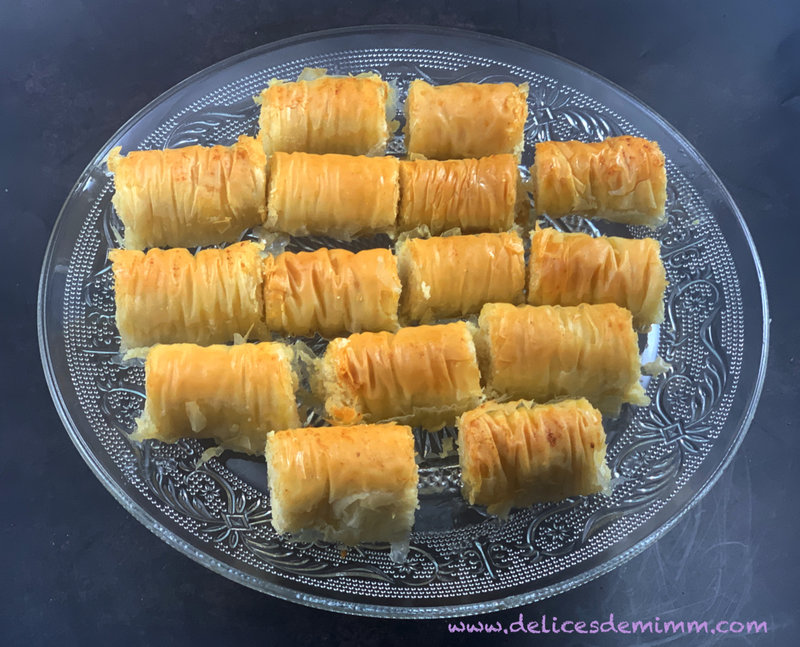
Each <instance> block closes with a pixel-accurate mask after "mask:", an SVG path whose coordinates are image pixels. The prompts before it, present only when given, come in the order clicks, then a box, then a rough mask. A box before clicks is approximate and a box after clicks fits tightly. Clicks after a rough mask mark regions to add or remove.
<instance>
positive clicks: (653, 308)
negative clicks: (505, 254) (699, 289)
mask: <svg viewBox="0 0 800 647" xmlns="http://www.w3.org/2000/svg"><path fill="white" fill-rule="evenodd" d="M660 251H661V246H660V245H659V243H658V241H657V240H654V239H652V238H643V239H631V238H617V237H607V236H599V237H597V238H594V237H592V236H589V235H588V234H565V233H562V232H560V231H556V230H555V229H552V228H548V229H538V230H536V231H534V232H532V233H531V256H530V262H529V283H528V303H530V304H531V305H535V306H539V305H559V306H575V305H578V304H580V303H616V304H617V305H618V306H622V307H623V308H627V309H628V310H630V311H631V313H632V314H633V325H634V327H635V328H637V329H639V330H644V329H647V328H649V327H650V325H651V324H654V323H661V322H662V321H663V320H664V290H665V289H666V287H667V275H666V271H665V270H664V264H663V263H662V262H661V256H660Z"/></svg>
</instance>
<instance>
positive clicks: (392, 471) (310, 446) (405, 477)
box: [266, 424, 418, 545]
mask: <svg viewBox="0 0 800 647" xmlns="http://www.w3.org/2000/svg"><path fill="white" fill-rule="evenodd" d="M266 457H267V473H268V478H269V488H270V502H271V504H272V525H273V526H274V527H275V529H276V530H277V531H278V532H279V533H287V532H288V533H302V532H304V531H306V532H308V531H311V532H314V533H317V534H318V535H320V536H321V537H322V538H323V539H324V540H325V541H336V542H341V543H344V544H350V545H352V544H357V543H360V542H364V541H390V542H401V541H403V540H406V539H407V538H408V534H409V532H410V531H411V527H412V525H413V523H414V511H415V509H416V507H417V482H418V473H417V465H416V463H415V462H414V437H413V436H412V434H411V428H410V427H404V426H398V425H393V424H387V425H359V426H355V427H314V428H308V429H291V430H287V431H278V432H275V433H272V434H270V435H269V438H268V440H267V448H266Z"/></svg>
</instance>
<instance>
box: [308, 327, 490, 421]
mask: <svg viewBox="0 0 800 647" xmlns="http://www.w3.org/2000/svg"><path fill="white" fill-rule="evenodd" d="M316 368H317V370H316V371H315V374H314V375H313V376H312V387H313V389H314V391H315V393H316V394H317V395H318V397H319V398H320V399H321V400H322V401H323V402H324V407H325V415H326V417H327V419H328V420H329V421H330V422H331V423H332V424H354V423H358V422H382V421H386V420H396V421H398V422H401V423H403V424H409V425H421V426H424V427H426V428H428V429H430V430H436V429H439V428H441V427H443V426H444V425H446V424H452V423H453V421H454V419H455V416H456V415H458V414H459V413H462V412H463V411H466V410H467V409H470V408H472V407H475V406H477V404H479V403H480V401H481V400H482V391H481V385H480V371H479V369H478V363H477V359H476V356H475V345H474V343H473V339H472V330H471V329H470V327H469V326H468V325H467V324H466V323H463V322H459V323H452V324H447V325H444V326H418V327H413V328H401V329H400V330H399V331H398V332H397V333H394V334H392V333H388V332H382V333H361V334H358V335H351V336H350V337H347V338H344V339H342V338H340V339H334V340H333V341H332V342H331V343H330V344H328V349H327V351H326V352H325V355H324V357H323V358H322V359H321V360H319V361H318V364H317V367H316Z"/></svg>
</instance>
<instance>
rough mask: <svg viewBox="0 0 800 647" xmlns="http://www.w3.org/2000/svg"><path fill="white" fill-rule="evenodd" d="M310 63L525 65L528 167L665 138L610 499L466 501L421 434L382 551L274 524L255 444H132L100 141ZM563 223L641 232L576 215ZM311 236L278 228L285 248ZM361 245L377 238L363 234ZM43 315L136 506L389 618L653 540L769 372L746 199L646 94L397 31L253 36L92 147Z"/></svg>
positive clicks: (48, 261)
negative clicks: (661, 301)
mask: <svg viewBox="0 0 800 647" xmlns="http://www.w3.org/2000/svg"><path fill="white" fill-rule="evenodd" d="M304 67H325V68H328V70H329V71H330V72H331V73H335V74H346V73H359V72H365V71H377V72H379V73H380V74H382V75H383V77H384V78H386V79H390V80H393V81H395V82H396V83H397V86H398V89H399V95H400V99H401V100H403V99H404V97H405V92H406V90H407V87H408V83H409V81H410V80H411V79H413V78H423V79H427V80H430V81H433V82H435V83H454V82H457V81H484V82H497V81H513V82H515V83H519V82H523V81H527V82H528V83H530V86H531V92H530V98H529V111H530V114H529V117H528V122H527V125H526V131H525V132H526V135H525V143H526V148H525V155H524V158H523V163H524V165H525V166H527V165H529V164H530V163H531V161H532V150H533V144H534V143H535V142H536V141H540V140H546V139H582V140H585V141H592V140H598V139H602V138H603V137H606V136H609V135H615V134H621V133H627V134H635V135H641V136H644V137H647V138H649V139H654V140H657V141H658V142H659V143H660V145H661V147H662V149H663V150H664V153H665V155H666V159H667V172H668V178H669V189H668V206H667V209H668V215H669V220H668V224H666V225H665V226H663V227H662V228H660V229H659V230H658V231H657V233H656V236H657V237H658V239H659V240H660V241H661V244H662V250H663V258H664V261H665V264H666V267H667V273H668V278H669V281H670V285H669V288H668V292H667V297H666V298H667V302H666V322H665V323H664V324H663V325H662V326H660V327H656V328H655V329H654V330H653V331H652V332H651V333H650V334H649V335H648V336H647V337H646V338H643V339H642V347H643V349H644V356H645V359H646V360H647V359H653V358H654V357H655V356H656V354H658V355H660V356H661V357H663V358H664V359H665V360H667V361H668V362H670V363H671V364H672V370H671V371H670V372H668V373H667V374H665V375H661V376H659V377H656V378H652V379H649V380H647V378H644V379H645V380H646V381H647V392H648V394H649V395H650V397H651V398H652V405H651V406H649V407H647V408H640V409H625V410H624V411H623V414H622V415H621V416H620V417H619V418H617V419H613V420H608V421H607V423H606V430H607V433H608V439H609V450H608V460H609V464H610V466H611V469H612V471H613V472H614V473H615V475H616V476H617V484H616V487H615V489H614V492H613V495H612V496H610V497H606V496H599V495H598V496H593V497H587V498H575V499H568V500H566V501H563V502H560V503H557V504H552V505H539V506H535V507H533V508H530V509H526V510H519V511H516V512H514V513H513V514H512V515H511V517H510V519H509V520H508V521H507V522H506V523H502V524H501V523H500V522H498V521H497V520H496V519H493V518H491V517H488V516H486V515H485V514H483V513H481V511H480V510H478V509H475V508H471V507H469V506H467V505H466V504H465V503H464V502H463V500H462V499H461V497H460V496H459V493H458V486H459V474H458V469H457V466H456V465H455V464H454V459H453V458H452V457H450V458H440V457H439V454H440V452H441V448H442V443H443V441H444V439H445V438H447V436H448V435H450V436H452V435H453V433H454V432H453V430H445V431H444V432H441V433H439V434H428V433H426V432H417V441H418V447H417V449H418V451H419V452H420V454H421V455H422V466H421V479H420V498H421V509H420V510H419V511H418V515H417V523H416V525H415V530H414V533H413V535H412V540H411V551H410V553H409V558H408V560H407V561H406V562H405V563H403V564H396V563H394V562H392V560H391V559H390V556H389V548H388V546H383V545H374V546H373V545H370V546H361V547H359V548H357V549H352V550H350V551H348V552H347V553H346V554H344V553H342V552H341V551H340V549H339V548H337V547H335V546H331V545H325V544H303V543H297V542H288V541H284V540H282V539H280V538H278V537H277V536H276V534H275V532H274V531H273V530H272V527H271V525H270V505H269V497H268V495H267V491H266V470H265V467H264V463H263V461H261V460H258V459H252V458H247V457H244V456H242V455H238V454H230V453H226V454H224V455H223V456H222V457H220V459H212V460H210V461H209V462H207V463H204V464H203V465H201V466H200V467H196V463H197V462H198V459H199V457H200V455H201V454H202V452H203V450H204V449H205V447H206V446H207V445H203V444H201V443H200V442H198V441H193V440H187V441H183V442H180V443H178V444H175V445H164V444H160V443H157V442H147V443H144V444H137V443H133V442H131V441H129V439H128V434H129V433H130V432H131V431H132V429H133V426H134V419H135V417H136V416H137V415H138V414H139V412H140V410H141V408H142V405H143V401H144V384H143V370H142V368H141V366H137V365H125V364H123V363H121V361H120V358H119V356H118V354H117V350H118V346H119V338H118V335H117V331H116V328H115V324H114V299H113V293H112V288H111V272H110V271H109V263H108V261H107V259H106V254H107V251H108V249H109V248H110V247H113V246H115V245H116V242H115V238H114V234H113V228H114V226H115V215H114V212H113V209H112V207H111V200H110V198H111V194H112V192H113V185H112V181H111V179H110V177H109V175H108V173H107V169H106V167H105V164H104V160H105V158H106V156H107V154H108V151H109V150H110V149H111V148H112V147H113V146H117V145H121V146H122V148H123V150H124V151H128V150H133V149H150V148H159V147H177V146H185V145H189V144H212V143H226V144H227V143H232V142H233V141H234V140H235V138H236V136H237V135H239V134H241V133H249V134H255V132H256V130H257V115H258V109H257V106H256V105H255V104H254V103H253V100H252V96H253V95H255V94H256V93H258V92H259V91H260V90H261V89H262V88H263V87H265V86H266V84H267V82H268V81H269V80H270V79H271V78H273V77H277V78H283V79H292V78H295V77H296V76H297V75H298V74H299V73H300V71H301V70H302V69H303V68H304ZM699 109H702V107H700V108H699ZM402 145H403V142H402V138H401V137H399V136H398V137H396V138H395V139H394V140H393V141H392V142H391V146H390V150H389V152H390V153H394V154H399V153H402V151H403V149H402ZM559 226H562V227H567V228H584V229H585V228H589V229H590V230H595V227H598V228H599V230H600V231H602V232H604V233H619V232H622V233H623V234H624V235H629V236H644V235H647V232H645V231H644V230H641V229H637V228H627V227H621V226H617V227H610V226H607V225H602V224H596V223H595V224H585V223H582V222H581V221H580V220H579V219H575V220H574V221H569V220H568V221H567V222H565V223H560V224H559ZM325 242H326V241H325V240H324V239H301V240H292V241H290V242H289V249H298V248H313V247H317V246H319V245H321V244H324V243H325ZM375 244H378V245H385V244H388V239H381V238H378V239H374V240H368V241H360V242H359V243H358V245H359V246H362V247H363V246H369V245H375ZM353 247H355V246H353ZM38 317H39V340H40V348H41V354H42V362H43V364H44V370H45V373H46V376H47V380H48V383H49V385H50V390H51V392H52V396H53V400H54V402H55V405H56V408H57V409H58V411H59V414H60V415H61V418H62V420H63V421H64V424H65V426H66V428H67V431H68V432H69V434H70V436H71V437H72V440H73V442H74V443H75V445H76V446H77V448H78V450H79V451H80V453H81V454H82V456H83V457H84V458H85V460H86V462H87V463H88V464H89V465H90V467H91V468H92V469H93V470H94V472H95V474H96V475H97V476H98V478H99V479H100V480H101V482H102V483H103V484H104V485H105V486H106V487H107V488H108V489H109V490H110V491H111V493H112V494H113V495H114V496H115V497H116V498H117V499H118V500H119V501H120V503H122V505H123V506H125V508H126V509H127V510H128V511H130V512H131V513H132V514H133V515H134V516H135V517H136V518H137V519H139V520H140V521H141V522H142V523H143V524H145V525H146V526H147V527H148V528H150V529H151V530H152V531H153V532H154V533H155V534H157V535H158V536H159V537H161V538H162V539H164V540H165V541H166V542H168V543H169V544H170V545H172V546H174V547H175V548H177V549H178V550H180V551H181V552H183V553H184V554H186V555H188V556H190V557H192V558H193V559H195V560H197V561H198V562H200V563H201V564H203V565H205V566H207V567H208V568H211V569H213V570H215V571H217V572H219V573H222V574H223V575H225V576H227V577H229V578H231V579H233V580H235V581H237V582H241V583H242V584H246V585H247V586H250V587H253V588H255V589H258V590H260V591H264V592H266V593H269V594H271V595H275V596H277V597H280V598H283V599H287V600H293V601H297V602H301V603H303V604H308V605H311V606H316V607H322V608H326V609H329V610H334V611H341V612H346V613H356V614H364V615H375V616H385V617H394V618H412V617H418V618H423V617H443V616H453V615H463V614H468V613H481V612H487V611H492V610H496V609H501V608H507V607H511V606H515V605H521V604H525V603H528V602H531V601H534V600H537V599H541V598H543V597H546V596H550V595H554V594H556V593H559V592H560V591H564V590H566V589H569V588H571V587H575V586H577V585H579V584H581V583H583V582H586V581H587V580H589V579H591V578H594V577H597V576H598V575H600V574H602V573H604V572H606V571H608V570H610V569H612V568H614V567H616V566H618V565H619V564H621V563H622V562H624V561H625V560H627V559H629V558H631V557H632V556H633V555H635V554H637V553H639V552H640V551H642V550H643V549H644V548H645V547H646V546H648V545H649V544H651V543H652V542H653V541H655V540H656V539H657V538H658V537H660V536H661V535H662V534H663V533H664V532H666V530H667V529H669V528H670V527H671V526H672V525H673V524H674V523H675V522H676V520H677V519H678V518H679V517H680V516H681V515H682V514H683V513H685V512H686V511H687V510H688V509H689V507H691V505H692V504H694V503H695V502H696V501H697V500H698V499H699V498H700V497H701V496H702V495H703V494H704V493H705V492H706V491H707V490H708V488H709V487H710V486H711V485H712V484H713V483H714V481H715V480H716V479H717V477H718V476H719V474H720V472H721V471H722V469H724V467H725V466H726V465H727V464H728V462H729V461H730V459H731V457H732V455H733V453H734V452H735V451H736V449H737V447H738V446H739V444H740V443H741V441H742V438H743V437H744V434H745V431H746V429H747V427H748V424H749V423H750V420H751V418H752V415H753V411H754V408H755V405H756V402H757V400H758V395H759V393H760V389H761V384H762V380H763V376H764V367H765V365H766V355H767V321H768V318H767V303H766V291H765V288H764V282H763V277H762V274H761V269H760V266H759V263H758V259H757V256H756V253H755V250H754V248H753V243H752V241H751V239H750V235H749V233H748V232H747V229H746V227H745V224H744V222H743V220H742V217H741V215H740V214H739V212H738V210H737V208H736V206H735V205H734V204H733V202H732V200H731V198H730V196H729V195H728V193H727V191H726V190H725V188H724V187H723V186H722V184H721V183H720V181H719V179H718V178H717V177H716V175H714V173H713V171H711V169H710V168H709V167H708V165H707V164H706V163H705V162H704V161H703V160H702V159H701V158H700V156H699V155H698V154H697V152H696V151H694V149H693V148H692V147H691V146H690V145H689V144H688V143H687V142H686V140H684V139H683V137H681V136H680V135H679V134H678V133H677V132H676V131H675V130H674V129H673V128H671V127H670V126H669V125H668V124H667V123H665V122H664V120H663V119H661V118H660V117H659V116H658V115H656V114H655V113H654V112H653V111H651V110H650V109H648V108H647V107H646V106H644V105H642V104H641V103H640V102H639V101H637V100H636V99H635V98H633V97H632V96H631V95H629V94H627V93H626V92H625V91H624V90H621V89H620V88H618V87H616V86H614V85H613V84H611V83H609V82H608V81H606V80H604V79H602V78H600V77H598V76H596V75H594V74H593V73H591V72H589V71H587V70H585V69H583V68H580V67H578V66H576V65H574V64H572V63H569V62H567V61H565V60H562V59H560V58H557V57H555V56H553V55H551V54H547V53H545V52H542V51H539V50H536V49H533V48H531V47H528V46H525V45H522V44H519V43H514V42H511V41H506V40H501V39H498V38H493V37H489V36H483V35H479V34H474V33H469V32H461V31H454V30H441V29H423V28H394V27H371V28H356V29H346V30H336V31H330V32H321V33H316V34H310V35H306V36H302V37H298V38H293V39H290V40H286V41H282V42H279V43H274V44H270V45H266V46H264V47H261V48H258V49H255V50H252V51H249V52H245V53H243V54H241V55H239V56H236V57H234V58H231V59H228V60H226V61H223V62H221V63H219V64H217V65H214V66H212V67H210V68H208V69H207V70H204V71H203V72H200V73H199V74H196V75H195V76H193V77H191V78H189V79H187V80H186V81H184V82H183V83H180V84H179V85H177V86H176V87H175V88H173V89H172V90H170V91H169V92H166V93H165V94H164V95H162V96H161V97H159V98H158V99H156V100H155V101H153V102H152V103H151V104H150V105H148V106H147V107H145V108H144V109H143V110H142V111H140V112H139V113H138V114H137V115H136V116H134V117H133V118H132V119H131V120H130V121H129V122H128V123H127V124H125V125H124V126H123V127H122V128H121V129H120V130H119V132H118V133H117V134H116V135H114V137H112V139H111V140H110V141H109V142H108V143H107V144H106V145H105V146H104V147H103V149H102V150H100V151H99V152H98V153H97V155H96V156H95V157H94V159H93V160H92V161H91V162H90V164H89V166H88V167H87V168H86V170H85V171H84V173H83V174H82V175H81V177H80V179H79V180H78V182H77V183H76V185H75V187H74V188H73V190H72V192H71V193H70V195H69V196H68V198H67V200H66V203H65V204H64V207H63V209H62V211H61V215H60V216H59V218H58V221H57V223H56V225H55V228H54V231H53V235H52V238H51V239H50V244H49V247H48V250H47V254H46V256H45V260H44V266H43V269H42V277H41V285H40V291H39V308H38ZM320 349H321V343H317V350H320ZM312 422H316V421H312Z"/></svg>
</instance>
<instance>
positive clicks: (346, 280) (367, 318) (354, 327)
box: [264, 248, 400, 337]
mask: <svg viewBox="0 0 800 647" xmlns="http://www.w3.org/2000/svg"><path fill="white" fill-rule="evenodd" d="M399 299H400V278H399V277H398V274H397V263H396V261H395V258H394V256H393V255H392V253H391V252H390V251H389V250H387V249H369V250H365V251H362V252H358V253H357V254H354V253H353V252H349V251H346V250H344V249H325V248H323V249H318V250H317V251H315V252H300V253H297V254H293V253H289V252H286V253H284V254H279V255H278V256H276V257H268V258H266V259H264V304H265V310H266V324H267V328H269V330H271V331H275V332H281V333H284V334H288V335H305V336H310V335H313V334H314V333H319V334H320V335H322V336H323V337H333V336H335V335H340V334H346V333H352V332H361V331H373V332H374V331H380V330H396V329H397V328H398V323H397V307H398V301H399Z"/></svg>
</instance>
